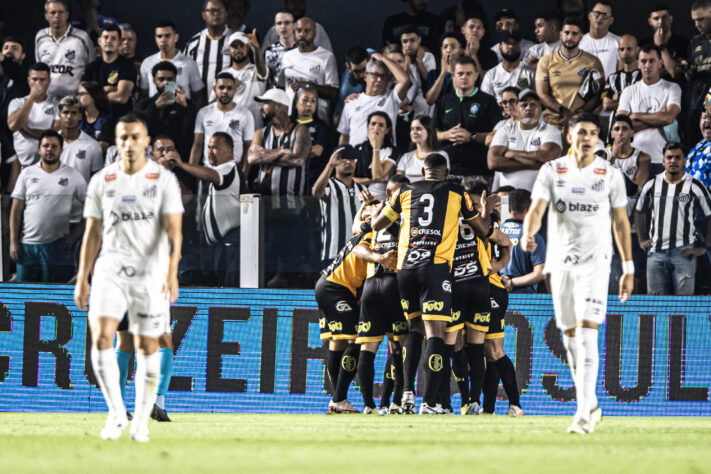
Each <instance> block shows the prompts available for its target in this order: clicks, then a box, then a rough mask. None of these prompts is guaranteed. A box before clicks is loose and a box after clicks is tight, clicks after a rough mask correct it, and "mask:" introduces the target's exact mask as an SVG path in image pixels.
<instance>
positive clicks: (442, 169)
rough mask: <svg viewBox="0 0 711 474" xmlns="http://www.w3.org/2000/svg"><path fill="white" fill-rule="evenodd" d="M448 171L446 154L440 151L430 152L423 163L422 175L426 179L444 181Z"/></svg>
mask: <svg viewBox="0 0 711 474" xmlns="http://www.w3.org/2000/svg"><path fill="white" fill-rule="evenodd" d="M448 173H449V169H448V168H447V159H446V158H445V157H444V156H442V155H440V154H439V153H430V154H429V155H427V158H425V162H424V164H423V165H422V175H423V176H424V177H425V179H433V180H438V181H442V180H444V179H445V178H446V177H447V174H448Z"/></svg>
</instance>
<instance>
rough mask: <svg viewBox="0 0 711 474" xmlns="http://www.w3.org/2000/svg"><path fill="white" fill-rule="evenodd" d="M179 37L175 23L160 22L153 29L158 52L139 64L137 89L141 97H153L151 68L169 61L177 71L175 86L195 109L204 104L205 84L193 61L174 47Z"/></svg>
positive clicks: (154, 91)
mask: <svg viewBox="0 0 711 474" xmlns="http://www.w3.org/2000/svg"><path fill="white" fill-rule="evenodd" d="M179 39H180V35H178V30H177V28H176V26H175V23H173V22H172V21H160V22H158V24H157V25H156V28H155V40H156V45H158V52H157V53H155V54H152V55H151V56H148V57H147V58H146V59H144V60H143V62H142V63H141V74H140V78H139V88H140V90H141V96H142V97H153V96H154V95H155V94H156V92H157V89H156V86H155V84H154V82H153V66H155V65H156V64H158V63H159V62H161V61H170V62H171V63H173V65H175V68H176V69H177V71H178V76H177V78H176V82H177V84H178V85H179V86H180V87H182V88H183V90H184V91H185V97H187V98H188V99H191V100H192V101H193V103H194V104H195V105H196V106H197V107H202V106H203V105H205V103H206V97H207V95H206V93H205V84H203V82H202V77H201V76H200V71H199V70H198V67H197V64H195V61H193V60H192V59H190V58H189V57H188V56H186V55H184V54H183V53H181V52H180V51H179V50H178V48H177V47H176V45H177V43H178V40H179Z"/></svg>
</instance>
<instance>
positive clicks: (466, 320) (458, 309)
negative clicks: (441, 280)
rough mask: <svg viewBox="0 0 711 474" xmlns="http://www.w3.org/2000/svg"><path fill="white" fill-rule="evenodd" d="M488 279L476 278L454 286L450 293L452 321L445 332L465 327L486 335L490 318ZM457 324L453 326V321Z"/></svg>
mask: <svg viewBox="0 0 711 474" xmlns="http://www.w3.org/2000/svg"><path fill="white" fill-rule="evenodd" d="M489 286H491V285H490V284H489V279H488V278H476V279H474V280H467V281H461V282H457V283H455V284H454V293H452V321H453V324H451V325H449V326H447V332H453V331H457V330H459V329H462V328H463V327H464V326H465V325H466V326H467V327H469V328H471V329H473V330H475V331H480V332H483V333H486V332H487V331H488V330H489V321H490V318H491V302H490V301H489V297H490V295H489ZM455 320H456V321H457V324H456V325H455V324H454V321H455Z"/></svg>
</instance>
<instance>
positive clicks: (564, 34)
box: [536, 18, 604, 129]
mask: <svg viewBox="0 0 711 474" xmlns="http://www.w3.org/2000/svg"><path fill="white" fill-rule="evenodd" d="M582 39H583V25H582V22H581V21H580V20H578V19H576V18H566V19H565V20H564V21H563V29H562V30H561V32H560V41H561V46H560V49H558V50H557V51H554V52H552V53H551V54H548V55H546V56H543V57H542V58H541V60H540V61H538V66H536V93H537V94H538V96H539V97H540V98H541V103H542V104H543V106H544V107H545V112H544V119H545V120H546V122H548V123H550V124H552V125H554V126H556V127H557V128H558V129H563V128H565V126H566V125H567V123H568V120H569V119H570V117H572V116H573V114H574V113H575V112H592V111H593V110H595V108H596V107H597V106H598V104H599V102H600V91H601V90H602V86H603V84H604V72H603V68H602V63H601V62H600V60H599V59H598V58H596V57H595V56H593V55H592V54H590V53H586V52H585V51H582V50H581V49H580V48H579V45H580V41H581V40H582Z"/></svg>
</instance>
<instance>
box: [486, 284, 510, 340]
mask: <svg viewBox="0 0 711 474" xmlns="http://www.w3.org/2000/svg"><path fill="white" fill-rule="evenodd" d="M489 286H490V289H489V291H490V292H491V321H490V323H489V330H488V331H487V333H486V339H502V338H503V337H504V316H506V309H507V308H508V307H509V293H508V292H507V291H506V290H505V289H504V288H499V287H498V286H496V285H489Z"/></svg>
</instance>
